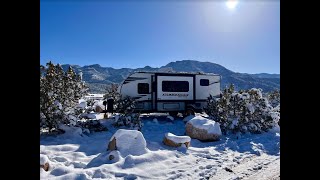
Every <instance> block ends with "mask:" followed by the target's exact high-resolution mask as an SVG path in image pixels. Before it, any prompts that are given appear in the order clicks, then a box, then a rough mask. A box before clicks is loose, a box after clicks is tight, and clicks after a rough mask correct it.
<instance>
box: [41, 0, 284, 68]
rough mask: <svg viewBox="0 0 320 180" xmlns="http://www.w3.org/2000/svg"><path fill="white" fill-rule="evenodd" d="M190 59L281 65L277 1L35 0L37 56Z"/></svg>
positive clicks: (90, 60) (93, 60)
mask: <svg viewBox="0 0 320 180" xmlns="http://www.w3.org/2000/svg"><path fill="white" fill-rule="evenodd" d="M184 59H192V60H198V61H208V62H214V63H217V64H220V65H222V66H225V67H226V68H228V69H230V70H232V71H235V72H243V73H244V72H245V73H261V72H266V73H280V3H279V1H277V0H261V1H258V0H257V1H256V0H255V1H248V0H243V1H241V0H239V1H238V4H237V6H236V7H235V8H234V9H229V8H228V7H227V6H226V1H223V0H214V1H198V2H195V1H177V0H173V1H169V0H168V1H164V2H161V1H160V0H159V1H152V2H150V1H144V0H140V1H132V2H130V1H122V2H117V1H113V0H112V1H101V0H99V1H98V0H95V1H86V0H83V1H70V0H69V1H63V0H60V1H53V0H45V1H43V0H41V1H40V63H41V64H45V63H46V62H47V61H49V60H52V61H53V62H54V63H60V64H77V65H81V66H83V65H89V64H100V65H101V66H105V67H114V68H123V67H127V68H137V67H144V66H147V65H148V66H151V67H160V66H164V65H166V64H167V63H169V62H172V61H177V60H184Z"/></svg>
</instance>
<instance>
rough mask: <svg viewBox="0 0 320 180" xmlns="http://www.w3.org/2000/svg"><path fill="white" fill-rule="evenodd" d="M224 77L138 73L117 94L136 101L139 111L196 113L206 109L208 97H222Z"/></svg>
mask: <svg viewBox="0 0 320 180" xmlns="http://www.w3.org/2000/svg"><path fill="white" fill-rule="evenodd" d="M220 81H221V76H220V75H217V74H204V73H163V72H135V73H132V74H131V75H129V76H128V78H127V79H125V80H124V81H123V82H122V84H121V85H120V86H119V89H118V91H119V92H120V94H121V95H122V96H123V97H124V96H130V97H132V98H134V99H135V100H136V102H137V104H136V108H135V110H136V111H139V112H169V114H170V115H173V116H174V115H177V113H178V112H180V113H183V114H185V113H187V114H190V113H191V114H194V112H201V111H202V110H203V107H205V106H206V101H207V98H208V97H209V95H212V96H215V97H218V96H219V95H220Z"/></svg>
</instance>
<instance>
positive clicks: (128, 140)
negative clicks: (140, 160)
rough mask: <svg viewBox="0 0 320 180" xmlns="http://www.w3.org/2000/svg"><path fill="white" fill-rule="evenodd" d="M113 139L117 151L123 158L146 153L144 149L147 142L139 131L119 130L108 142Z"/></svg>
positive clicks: (146, 150)
mask: <svg viewBox="0 0 320 180" xmlns="http://www.w3.org/2000/svg"><path fill="white" fill-rule="evenodd" d="M113 138H116V146H117V150H119V151H120V152H121V155H123V156H127V155H129V154H132V155H142V154H145V153H147V152H148V149H147V148H146V146H147V142H146V140H145V139H144V137H143V134H142V133H141V132H140V131H137V130H126V129H119V130H118V131H117V132H116V133H115V134H114V135H113V136H112V137H111V138H110V141H111V140H112V139H113Z"/></svg>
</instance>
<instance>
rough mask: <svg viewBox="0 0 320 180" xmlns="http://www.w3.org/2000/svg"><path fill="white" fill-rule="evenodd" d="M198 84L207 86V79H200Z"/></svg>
mask: <svg viewBox="0 0 320 180" xmlns="http://www.w3.org/2000/svg"><path fill="white" fill-rule="evenodd" d="M200 86H209V79H200Z"/></svg>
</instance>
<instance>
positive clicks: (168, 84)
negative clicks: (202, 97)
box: [162, 81, 189, 92]
mask: <svg viewBox="0 0 320 180" xmlns="http://www.w3.org/2000/svg"><path fill="white" fill-rule="evenodd" d="M162 91H163V92H189V82H188V81H162Z"/></svg>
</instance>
